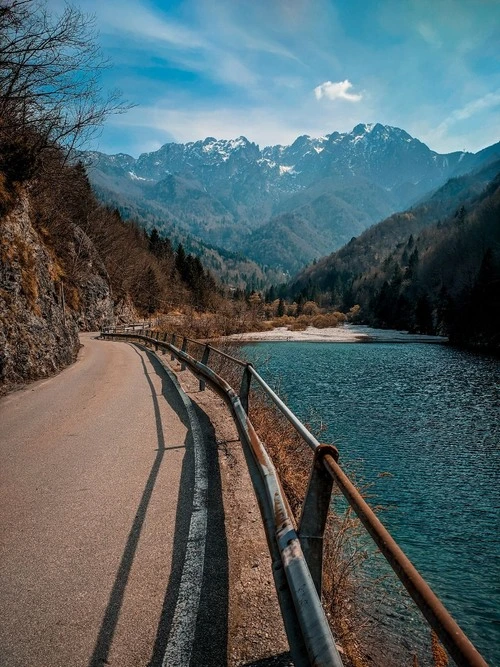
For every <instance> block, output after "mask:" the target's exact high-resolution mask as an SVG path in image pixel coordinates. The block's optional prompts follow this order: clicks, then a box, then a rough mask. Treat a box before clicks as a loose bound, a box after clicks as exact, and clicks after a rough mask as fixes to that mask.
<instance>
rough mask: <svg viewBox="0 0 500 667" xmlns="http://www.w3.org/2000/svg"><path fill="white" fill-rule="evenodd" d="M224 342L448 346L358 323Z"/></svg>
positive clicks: (264, 333)
mask: <svg viewBox="0 0 500 667" xmlns="http://www.w3.org/2000/svg"><path fill="white" fill-rule="evenodd" d="M225 340H234V341H238V342H239V343H257V342H266V343H271V342H283V341H288V342H311V343H447V342H448V339H447V338H446V337H445V336H427V335H422V334H410V333H408V332H407V331H396V330H394V329H374V328H372V327H368V326H365V325H361V324H344V325H343V326H338V327H328V328H325V329H317V328H316V327H311V326H309V327H307V329H304V331H289V329H287V328H286V327H276V328H275V329H272V330H271V331H251V332H248V333H243V334H233V335H231V336H226V337H225Z"/></svg>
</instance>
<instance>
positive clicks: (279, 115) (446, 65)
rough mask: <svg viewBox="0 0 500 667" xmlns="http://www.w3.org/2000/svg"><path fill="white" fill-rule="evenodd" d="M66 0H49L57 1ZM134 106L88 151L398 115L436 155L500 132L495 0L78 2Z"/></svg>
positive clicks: (116, 83) (286, 136)
mask: <svg viewBox="0 0 500 667" xmlns="http://www.w3.org/2000/svg"><path fill="white" fill-rule="evenodd" d="M60 4H61V3H60V0H49V6H51V7H52V8H53V9H54V10H57V8H58V7H60ZM75 4H77V5H78V6H79V7H80V8H81V9H82V10H83V11H85V12H88V13H92V14H95V16H96V22H97V27H98V29H99V31H100V37H99V41H100V44H101V46H102V49H103V51H104V53H105V54H106V55H107V56H109V57H110V59H111V60H112V62H113V66H112V67H111V68H110V69H109V70H108V71H107V72H106V74H105V77H104V82H103V83H104V85H105V87H107V88H108V87H109V88H113V87H116V88H119V89H120V90H121V91H122V92H123V95H124V97H125V98H126V99H127V100H128V101H130V102H132V103H134V104H137V105H138V106H136V107H135V108H133V109H132V110H130V111H129V112H128V113H127V114H124V115H121V116H115V117H113V118H111V119H109V120H108V122H107V123H106V125H105V127H104V129H103V132H102V134H101V136H100V138H99V139H98V140H97V141H95V142H94V145H93V146H92V147H93V148H97V149H98V150H102V151H104V152H108V153H115V152H125V153H129V154H131V155H134V156H138V155H139V153H141V152H145V151H151V150H155V149H157V148H159V147H160V146H161V145H162V144H164V143H166V142H168V141H178V142H186V141H195V140H197V139H203V138H205V137H206V136H214V137H216V138H223V139H224V138H225V139H229V138H233V137H237V136H240V135H244V136H246V137H247V138H248V139H250V140H251V141H255V142H256V143H258V144H259V145H260V146H261V147H262V146H265V145H269V144H277V143H282V144H288V143H291V142H292V141H293V140H294V138H296V137H297V136H298V135H300V134H310V135H312V136H322V135H324V134H328V133H330V132H333V131H335V130H338V131H349V130H351V129H352V128H353V127H354V125H356V124H357V123H360V122H366V123H370V122H381V123H383V124H387V125H395V126H398V127H401V128H403V129H405V130H406V131H408V132H409V133H410V134H412V135H413V136H416V137H417V138H419V139H421V140H422V141H424V142H425V143H427V144H428V145H429V146H430V147H431V148H432V149H434V150H436V151H439V152H449V151H453V150H462V149H466V150H471V151H477V150H479V149H480V148H483V147H485V146H487V145H490V144H492V143H495V142H496V141H499V140H500V0H470V1H468V0H377V1H371V0H364V1H363V0H185V1H178V0H169V1H161V0H81V2H78V1H76V3H75Z"/></svg>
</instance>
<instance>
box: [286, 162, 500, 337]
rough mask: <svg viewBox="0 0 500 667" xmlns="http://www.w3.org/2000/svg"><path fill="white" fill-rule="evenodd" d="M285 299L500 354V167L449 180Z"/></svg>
mask: <svg viewBox="0 0 500 667" xmlns="http://www.w3.org/2000/svg"><path fill="white" fill-rule="evenodd" d="M290 289H291V293H292V294H294V295H295V296H298V295H301V297H302V298H310V299H316V300H318V301H320V302H321V303H323V304H332V305H338V306H340V307H341V308H344V309H346V308H350V307H351V306H353V305H354V304H359V305H360V306H361V311H360V317H361V319H362V320H363V321H364V322H367V323H369V324H372V325H375V326H379V327H390V328H398V329H409V330H410V331H415V332H419V333H430V334H432V333H440V334H443V335H449V337H450V340H451V342H454V343H459V344H463V345H467V346H471V347H478V348H489V349H494V350H500V162H496V163H493V164H491V165H489V166H488V167H487V168H485V169H483V170H481V171H480V172H479V173H476V174H471V175H468V176H465V177H461V178H456V179H452V180H450V181H449V182H448V183H447V184H446V185H445V186H444V187H443V188H440V189H439V190H438V191H437V192H436V193H435V194H434V195H433V196H432V197H431V198H430V199H429V200H427V201H426V202H424V203H422V204H420V205H419V206H417V207H415V208H413V209H410V210H408V211H406V212H405V213H400V214H395V215H393V216H391V217H390V218H388V219H387V220H385V221H383V222H381V223H380V224H378V225H375V226H374V227H372V228H371V229H369V230H367V231H366V232H364V233H363V234H362V235H361V236H360V237H358V238H353V239H352V240H351V241H350V243H348V244H347V245H346V246H345V247H344V248H342V249H341V250H339V251H338V252H337V253H334V254H333V255H330V256H329V257H326V258H324V259H323V260H321V261H320V262H318V263H317V264H316V265H315V266H311V267H309V268H308V269H307V270H306V271H304V272H303V273H302V274H301V275H300V276H298V278H297V279H296V280H295V281H294V283H293V285H292V286H291V288H290Z"/></svg>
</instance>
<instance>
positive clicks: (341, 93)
mask: <svg viewBox="0 0 500 667" xmlns="http://www.w3.org/2000/svg"><path fill="white" fill-rule="evenodd" d="M351 88H352V83H351V82H350V81H349V80H348V79H346V80H345V81H337V82H336V83H332V82H331V81H325V82H324V83H322V84H321V85H320V86H316V88H315V89H314V94H315V95H316V99H317V100H321V99H322V98H323V97H326V98H327V99H329V100H347V101H348V102H359V101H360V100H361V99H362V98H363V96H362V95H359V94H357V93H349V92H347V91H348V90H350V89H351Z"/></svg>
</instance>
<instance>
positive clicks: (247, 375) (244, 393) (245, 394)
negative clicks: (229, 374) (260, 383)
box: [240, 364, 252, 414]
mask: <svg viewBox="0 0 500 667" xmlns="http://www.w3.org/2000/svg"><path fill="white" fill-rule="evenodd" d="M250 366H251V364H247V365H246V366H245V370H244V371H243V376H242V378H241V386H240V401H241V405H242V406H243V409H244V410H245V412H246V413H247V414H248V399H249V396H250V384H251V382H252V373H251V372H250Z"/></svg>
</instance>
